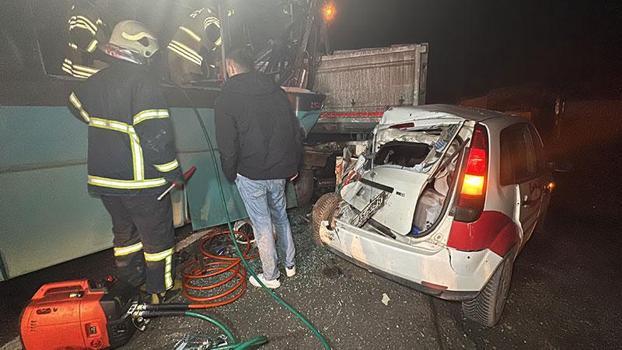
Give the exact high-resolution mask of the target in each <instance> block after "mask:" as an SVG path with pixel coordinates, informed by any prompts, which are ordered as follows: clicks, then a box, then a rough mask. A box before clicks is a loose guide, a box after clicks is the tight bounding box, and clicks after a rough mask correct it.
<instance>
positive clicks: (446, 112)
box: [380, 104, 524, 125]
mask: <svg viewBox="0 0 622 350" xmlns="http://www.w3.org/2000/svg"><path fill="white" fill-rule="evenodd" d="M493 118H503V119H505V120H504V124H506V123H507V124H513V123H515V122H519V121H524V119H521V118H518V117H513V116H510V115H507V114H503V113H501V112H497V111H491V110H487V109H480V108H472V107H464V106H455V105H447V104H432V105H423V106H400V107H391V108H389V109H388V110H387V111H386V112H384V114H383V116H382V119H381V121H380V124H384V125H387V124H396V123H404V122H408V121H418V120H419V121H422V120H444V121H448V122H451V121H455V122H460V121H463V120H472V121H475V122H483V121H485V120H489V119H493ZM485 124H486V123H485Z"/></svg>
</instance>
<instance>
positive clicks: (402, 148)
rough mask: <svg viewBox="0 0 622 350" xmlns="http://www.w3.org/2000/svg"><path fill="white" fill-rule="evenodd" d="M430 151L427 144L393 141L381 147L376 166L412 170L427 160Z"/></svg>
mask: <svg viewBox="0 0 622 350" xmlns="http://www.w3.org/2000/svg"><path fill="white" fill-rule="evenodd" d="M430 149H431V146H430V145H428V144H425V143H417V142H403V141H391V142H388V143H386V144H384V145H383V146H382V147H380V149H379V150H378V152H377V153H376V156H375V157H374V164H376V165H389V164H390V165H399V166H403V167H407V168H412V167H414V166H415V165H417V164H419V163H421V162H422V161H423V160H424V159H425V157H426V156H427V155H428V153H430Z"/></svg>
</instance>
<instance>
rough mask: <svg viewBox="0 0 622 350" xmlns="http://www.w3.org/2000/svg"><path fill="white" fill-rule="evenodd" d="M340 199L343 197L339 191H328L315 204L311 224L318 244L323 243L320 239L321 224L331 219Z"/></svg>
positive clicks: (314, 238)
mask: <svg viewBox="0 0 622 350" xmlns="http://www.w3.org/2000/svg"><path fill="white" fill-rule="evenodd" d="M340 200H341V198H340V197H339V195H338V194H337V193H326V194H325V195H323V196H321V197H320V198H319V199H318V200H317V202H315V205H313V211H312V212H311V226H312V228H313V240H314V241H315V243H316V244H317V245H322V240H321V239H320V225H321V223H322V221H324V220H329V219H330V218H331V217H332V215H333V213H334V212H335V210H337V207H338V206H339V201H340Z"/></svg>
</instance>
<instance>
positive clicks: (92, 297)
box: [20, 278, 137, 350]
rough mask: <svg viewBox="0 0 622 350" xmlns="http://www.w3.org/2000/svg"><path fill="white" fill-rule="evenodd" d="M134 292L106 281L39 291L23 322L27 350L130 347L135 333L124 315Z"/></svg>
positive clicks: (78, 282)
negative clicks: (130, 341)
mask: <svg viewBox="0 0 622 350" xmlns="http://www.w3.org/2000/svg"><path fill="white" fill-rule="evenodd" d="M135 293H136V292H135V288H130V287H129V286H127V285H125V284H123V283H121V282H119V281H114V280H113V279H111V278H109V279H108V280H107V281H106V282H105V283H102V284H100V285H95V284H94V283H92V282H91V281H89V280H86V279H83V280H74V281H64V282H55V283H48V284H45V285H43V286H41V288H39V290H38V291H37V293H35V295H34V296H33V297H32V299H31V301H30V303H29V304H28V306H26V308H25V309H24V311H23V312H22V316H21V326H20V333H21V338H22V343H23V345H24V348H25V349H26V350H39V349H71V350H78V349H108V348H115V347H119V346H121V345H123V344H125V343H127V342H128V340H129V339H130V338H131V337H132V335H133V334H134V331H135V330H136V327H135V326H134V325H133V323H132V318H131V317H130V316H129V315H128V314H127V310H128V309H129V307H130V305H131V304H132V302H134V301H135V300H137V297H136V296H135V295H134V294H135Z"/></svg>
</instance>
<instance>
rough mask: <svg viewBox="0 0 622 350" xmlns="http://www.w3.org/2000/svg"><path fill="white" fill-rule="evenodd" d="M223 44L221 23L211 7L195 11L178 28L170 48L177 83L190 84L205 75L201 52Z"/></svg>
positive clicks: (169, 55)
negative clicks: (189, 82) (202, 67)
mask: <svg viewBox="0 0 622 350" xmlns="http://www.w3.org/2000/svg"><path fill="white" fill-rule="evenodd" d="M221 44H222V38H221V37H220V20H219V19H218V16H217V14H216V12H215V11H214V10H212V9H210V8H207V7H205V8H201V9H198V10H195V11H193V12H192V13H191V14H190V15H189V16H188V17H187V18H186V19H185V20H184V22H183V24H182V25H181V26H179V27H178V28H177V31H176V32H175V35H174V36H173V39H172V40H171V42H170V43H169V44H168V46H167V50H168V53H169V54H168V58H169V59H168V62H169V66H170V70H171V73H172V74H173V75H177V76H178V77H175V78H176V79H175V80H178V81H180V82H187V81H190V80H192V79H193V78H194V76H201V75H202V74H203V72H202V70H201V65H202V64H203V57H202V56H201V51H202V50H206V51H208V52H209V51H212V50H215V49H216V48H217V47H219V46H220V45H221Z"/></svg>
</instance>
